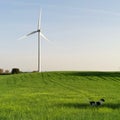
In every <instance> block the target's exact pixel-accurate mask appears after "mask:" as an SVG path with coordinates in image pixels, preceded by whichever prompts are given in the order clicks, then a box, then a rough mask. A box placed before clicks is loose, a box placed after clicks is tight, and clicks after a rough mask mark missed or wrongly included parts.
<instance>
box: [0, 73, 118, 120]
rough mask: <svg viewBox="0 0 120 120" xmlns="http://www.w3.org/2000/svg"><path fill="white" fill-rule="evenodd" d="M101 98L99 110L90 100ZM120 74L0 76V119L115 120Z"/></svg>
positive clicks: (24, 74) (116, 117)
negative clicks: (103, 100)
mask: <svg viewBox="0 0 120 120" xmlns="http://www.w3.org/2000/svg"><path fill="white" fill-rule="evenodd" d="M100 98H104V99H105V100H106V102H105V104H104V105H102V106H100V107H93V106H90V105H89V101H90V100H99V99H100ZM119 119H120V73H117V72H44V73H23V74H17V75H1V76H0V120H119Z"/></svg>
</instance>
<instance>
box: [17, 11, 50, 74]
mask: <svg viewBox="0 0 120 120" xmlns="http://www.w3.org/2000/svg"><path fill="white" fill-rule="evenodd" d="M35 33H38V72H42V64H41V37H42V38H44V39H45V40H47V41H49V40H48V39H47V38H46V37H45V36H44V34H43V33H41V10H40V15H39V18H38V27H37V30H35V31H33V32H31V33H29V34H27V35H24V36H23V37H21V38H19V40H20V39H24V38H26V37H28V36H30V35H32V34H35Z"/></svg>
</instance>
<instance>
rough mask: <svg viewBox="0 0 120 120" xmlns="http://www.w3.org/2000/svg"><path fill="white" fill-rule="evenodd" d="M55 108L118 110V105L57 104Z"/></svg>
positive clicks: (119, 107)
mask: <svg viewBox="0 0 120 120" xmlns="http://www.w3.org/2000/svg"><path fill="white" fill-rule="evenodd" d="M55 106H57V107H67V108H77V109H84V108H101V107H107V108H111V109H120V104H119V103H118V104H115V103H111V104H110V103H108V104H103V105H101V106H91V105H90V104H87V103H86V104H85V103H84V104H80V103H59V104H55Z"/></svg>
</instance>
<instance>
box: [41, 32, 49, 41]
mask: <svg viewBox="0 0 120 120" xmlns="http://www.w3.org/2000/svg"><path fill="white" fill-rule="evenodd" d="M40 36H41V37H42V38H44V39H45V40H47V41H49V42H50V40H49V39H47V37H45V35H43V34H42V33H41V32H40Z"/></svg>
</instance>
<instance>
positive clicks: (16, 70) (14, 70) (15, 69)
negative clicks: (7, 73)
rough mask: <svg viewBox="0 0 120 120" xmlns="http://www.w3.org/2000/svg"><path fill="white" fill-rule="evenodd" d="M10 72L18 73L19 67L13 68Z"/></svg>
mask: <svg viewBox="0 0 120 120" xmlns="http://www.w3.org/2000/svg"><path fill="white" fill-rule="evenodd" d="M11 73H12V74H18V73H20V70H19V68H13V69H12V71H11Z"/></svg>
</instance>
